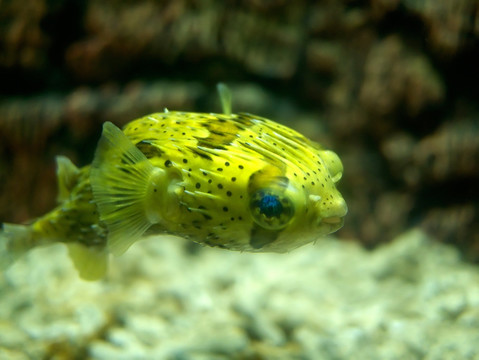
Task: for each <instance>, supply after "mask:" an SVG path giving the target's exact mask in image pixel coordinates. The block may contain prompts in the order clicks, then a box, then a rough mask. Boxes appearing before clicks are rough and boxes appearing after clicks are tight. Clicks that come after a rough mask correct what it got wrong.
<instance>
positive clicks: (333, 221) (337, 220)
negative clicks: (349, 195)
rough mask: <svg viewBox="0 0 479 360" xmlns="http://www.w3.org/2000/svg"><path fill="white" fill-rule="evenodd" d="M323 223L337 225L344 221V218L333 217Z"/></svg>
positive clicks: (325, 219) (323, 220)
mask: <svg viewBox="0 0 479 360" xmlns="http://www.w3.org/2000/svg"><path fill="white" fill-rule="evenodd" d="M321 221H322V222H323V223H326V224H331V225H337V224H340V223H341V222H342V221H343V218H342V217H339V216H331V217H328V218H324V219H322V220H321Z"/></svg>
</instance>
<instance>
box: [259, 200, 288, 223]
mask: <svg viewBox="0 0 479 360" xmlns="http://www.w3.org/2000/svg"><path fill="white" fill-rule="evenodd" d="M258 206H259V212H260V213H261V214H264V215H266V217H269V218H270V217H273V216H275V217H278V216H280V215H281V213H282V212H283V205H281V202H280V201H279V199H278V197H277V196H274V195H265V196H263V198H262V199H261V200H260V201H259V203H258Z"/></svg>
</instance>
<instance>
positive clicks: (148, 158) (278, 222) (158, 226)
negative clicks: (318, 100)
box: [0, 84, 347, 280]
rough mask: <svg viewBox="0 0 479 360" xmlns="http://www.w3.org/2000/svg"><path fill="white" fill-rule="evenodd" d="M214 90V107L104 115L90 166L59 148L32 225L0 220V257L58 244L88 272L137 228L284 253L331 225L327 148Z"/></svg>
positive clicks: (332, 185) (99, 269)
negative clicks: (53, 193)
mask: <svg viewBox="0 0 479 360" xmlns="http://www.w3.org/2000/svg"><path fill="white" fill-rule="evenodd" d="M218 90H219V92H220V98H221V101H222V105H223V114H213V113H210V114H206V113H193V112H178V111H167V110H165V111H164V112H163V113H155V114H151V115H147V116H144V117H142V118H139V119H137V120H134V121H132V122H130V123H128V124H126V125H125V127H124V128H123V130H120V129H119V128H117V127H116V126H115V125H113V124H112V123H110V122H106V123H105V124H104V125H103V132H102V135H101V138H100V140H99V143H98V147H97V149H96V153H95V156H94V159H93V162H92V164H91V166H85V167H83V168H80V169H79V168H77V167H76V166H75V165H73V163H72V162H71V161H70V160H68V159H67V158H65V157H63V156H59V157H57V175H58V185H59V195H58V206H57V207H56V208H55V209H53V210H52V211H51V212H49V213H47V214H46V215H44V216H42V217H40V218H38V219H37V220H35V221H34V222H33V223H32V224H30V225H14V224H4V225H3V231H2V232H0V267H2V268H3V269H5V268H7V267H8V266H9V265H10V264H11V263H12V262H13V261H15V260H16V259H17V258H18V257H19V256H21V255H22V254H24V253H25V252H26V251H28V250H29V249H31V248H33V247H36V246H39V245H46V244H51V243H55V242H62V243H65V244H66V245H67V247H68V250H69V254H70V257H71V258H72V260H73V263H74V265H75V267H76V268H77V270H78V272H79V274H80V276H81V277H82V278H83V279H86V280H95V279H99V278H101V277H102V276H103V275H104V274H105V272H106V270H107V264H108V254H109V253H110V252H111V253H113V254H114V255H121V254H123V253H124V252H125V251H126V250H127V249H128V248H129V247H130V246H131V245H132V244H133V243H134V242H135V241H137V240H139V239H140V238H141V237H142V235H144V234H160V233H166V234H174V235H179V236H182V237H184V238H188V239H191V240H193V241H195V242H198V243H200V244H206V245H209V246H216V247H220V248H225V249H229V250H239V251H250V252H267V251H270V252H286V251H290V250H292V249H294V248H296V247H298V246H301V245H304V244H307V243H309V242H312V241H314V240H316V239H318V238H319V237H321V236H323V235H326V234H329V233H332V232H334V231H336V230H338V229H339V228H341V227H342V225H343V218H344V216H345V215H346V213H347V206H346V203H345V201H344V199H343V197H342V196H341V194H340V193H339V191H338V190H337V189H336V183H337V182H338V181H339V180H340V178H341V176H342V172H343V165H342V163H341V160H340V159H339V157H338V156H337V155H336V153H334V152H333V151H331V150H326V149H324V148H323V147H321V146H320V145H319V144H317V143H315V142H313V141H311V140H309V139H307V138H306V137H304V136H303V135H301V134H299V133H298V132H296V131H294V130H292V129H290V128H288V127H286V126H283V125H280V124H277V123H275V122H273V121H271V120H268V119H265V118H262V117H259V116H256V115H251V114H247V113H239V114H233V113H231V96H230V93H229V91H228V89H227V88H226V87H225V86H224V85H222V84H220V85H219V86H218Z"/></svg>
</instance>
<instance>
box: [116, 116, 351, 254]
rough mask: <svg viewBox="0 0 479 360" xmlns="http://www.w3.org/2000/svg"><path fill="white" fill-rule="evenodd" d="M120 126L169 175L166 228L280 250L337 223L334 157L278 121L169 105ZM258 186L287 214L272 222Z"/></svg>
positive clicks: (216, 241)
mask: <svg viewBox="0 0 479 360" xmlns="http://www.w3.org/2000/svg"><path fill="white" fill-rule="evenodd" d="M124 133H125V135H126V136H127V137H128V139H129V140H130V141H131V142H132V143H133V144H135V145H136V147H137V148H138V149H140V150H141V151H142V152H143V153H144V154H145V156H146V157H147V159H148V160H149V161H150V162H151V163H152V165H153V166H155V167H157V168H161V169H164V170H165V171H166V173H167V174H168V177H169V178H171V179H172V180H171V182H170V184H169V186H173V187H172V188H170V191H169V193H168V198H169V201H168V203H167V204H166V208H167V209H168V211H169V212H170V214H164V213H162V214H161V221H160V225H161V227H162V228H165V229H168V231H169V232H171V233H174V234H180V235H182V236H184V237H187V238H191V239H192V240H194V241H197V242H199V243H204V244H207V245H211V246H219V247H223V248H228V249H231V250H242V251H275V252H284V251H289V250H291V249H294V248H295V247H298V246H300V245H303V244H305V243H308V242H311V241H312V240H314V239H317V238H318V237H319V236H321V235H325V234H328V233H331V232H333V231H335V230H337V229H339V228H340V227H341V226H342V222H343V220H342V218H343V216H344V215H345V214H346V209H347V208H346V205H345V202H344V200H343V198H342V197H341V195H340V193H339V192H338V191H337V189H336V187H335V182H337V181H338V180H339V178H340V177H341V172H342V165H341V162H340V160H339V158H337V156H335V154H334V153H332V152H330V151H327V150H324V149H322V148H321V147H320V146H319V145H318V144H316V143H313V142H312V141H310V140H308V139H307V138H305V137H304V136H302V135H300V134H299V133H297V132H296V131H294V130H292V129H289V128H287V127H285V126H283V125H279V124H277V123H274V122H272V121H270V120H267V119H264V118H261V117H258V116H254V115H250V114H238V115H236V114H231V115H219V114H197V113H184V112H168V113H159V114H153V115H149V116H146V117H144V118H141V119H138V120H136V121H133V122H131V123H129V124H128V125H127V126H126V127H125V128H124ZM261 192H263V193H264V194H265V195H266V194H268V193H269V194H270V196H271V201H274V199H275V198H274V197H275V196H276V197H278V198H280V199H281V198H284V199H285V200H284V203H283V204H282V205H281V207H282V208H283V210H284V212H285V213H286V212H287V211H289V213H288V214H286V215H284V218H283V219H278V224H275V223H273V221H269V222H271V224H268V223H269V222H268V217H267V214H262V213H261V209H260V205H261V203H260V200H261V199H260V198H259V196H260V193H261ZM255 196H256V197H255ZM255 202H256V205H255ZM270 211H272V210H270ZM271 215H272V214H271ZM279 217H281V215H280V216H279ZM271 218H273V216H271ZM272 220H275V219H272Z"/></svg>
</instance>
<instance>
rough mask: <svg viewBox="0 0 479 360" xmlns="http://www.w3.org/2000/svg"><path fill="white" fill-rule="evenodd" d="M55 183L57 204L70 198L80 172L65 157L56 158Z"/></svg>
mask: <svg viewBox="0 0 479 360" xmlns="http://www.w3.org/2000/svg"><path fill="white" fill-rule="evenodd" d="M56 161H57V181H58V195H57V201H58V202H59V203H61V202H63V201H65V200H66V199H68V197H69V196H70V192H71V191H72V189H73V188H74V187H75V184H76V182H77V179H78V174H79V173H80V170H79V169H78V168H77V167H76V166H75V165H74V164H73V163H72V162H71V161H70V159H69V158H67V157H66V156H61V155H60V156H57V157H56Z"/></svg>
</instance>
